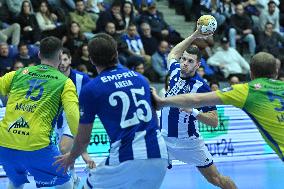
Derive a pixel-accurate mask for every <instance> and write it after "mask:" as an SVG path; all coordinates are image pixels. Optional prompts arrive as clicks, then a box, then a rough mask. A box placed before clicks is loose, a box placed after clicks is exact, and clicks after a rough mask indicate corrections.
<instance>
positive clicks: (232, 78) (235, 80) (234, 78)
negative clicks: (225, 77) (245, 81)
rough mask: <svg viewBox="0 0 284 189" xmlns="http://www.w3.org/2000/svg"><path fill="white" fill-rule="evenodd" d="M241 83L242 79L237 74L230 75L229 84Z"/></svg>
mask: <svg viewBox="0 0 284 189" xmlns="http://www.w3.org/2000/svg"><path fill="white" fill-rule="evenodd" d="M239 83H240V79H239V78H238V76H236V75H231V76H230V77H229V84H230V85H231V86H232V85H236V84H239Z"/></svg>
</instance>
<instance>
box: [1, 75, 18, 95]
mask: <svg viewBox="0 0 284 189" xmlns="http://www.w3.org/2000/svg"><path fill="white" fill-rule="evenodd" d="M15 73H16V72H15V71H12V72H9V73H7V74H5V75H4V76H3V77H0V95H3V96H6V95H7V94H8V93H9V91H10V87H11V83H12V80H13V78H14V75H15Z"/></svg>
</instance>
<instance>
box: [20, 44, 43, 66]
mask: <svg viewBox="0 0 284 189" xmlns="http://www.w3.org/2000/svg"><path fill="white" fill-rule="evenodd" d="M18 49H19V55H18V56H17V58H16V59H17V61H20V62H22V63H23V64H24V66H28V65H29V64H30V63H32V62H34V63H36V64H39V63H40V60H39V59H38V58H36V57H31V56H30V55H29V49H28V46H27V44H25V43H20V44H19V46H18Z"/></svg>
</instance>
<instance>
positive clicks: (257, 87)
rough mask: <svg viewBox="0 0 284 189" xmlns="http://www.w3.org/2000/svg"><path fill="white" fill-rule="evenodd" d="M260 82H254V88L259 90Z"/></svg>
mask: <svg viewBox="0 0 284 189" xmlns="http://www.w3.org/2000/svg"><path fill="white" fill-rule="evenodd" d="M261 87H262V86H261V84H260V83H256V84H254V88H255V90H259V89H261Z"/></svg>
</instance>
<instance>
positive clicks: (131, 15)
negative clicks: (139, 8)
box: [121, 1, 137, 30]
mask: <svg viewBox="0 0 284 189" xmlns="http://www.w3.org/2000/svg"><path fill="white" fill-rule="evenodd" d="M121 16H122V20H123V22H124V30H126V29H127V28H128V26H129V25H130V24H136V19H137V18H136V15H135V12H134V7H133V4H132V2H130V1H124V3H123V4H122V7H121Z"/></svg>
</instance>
